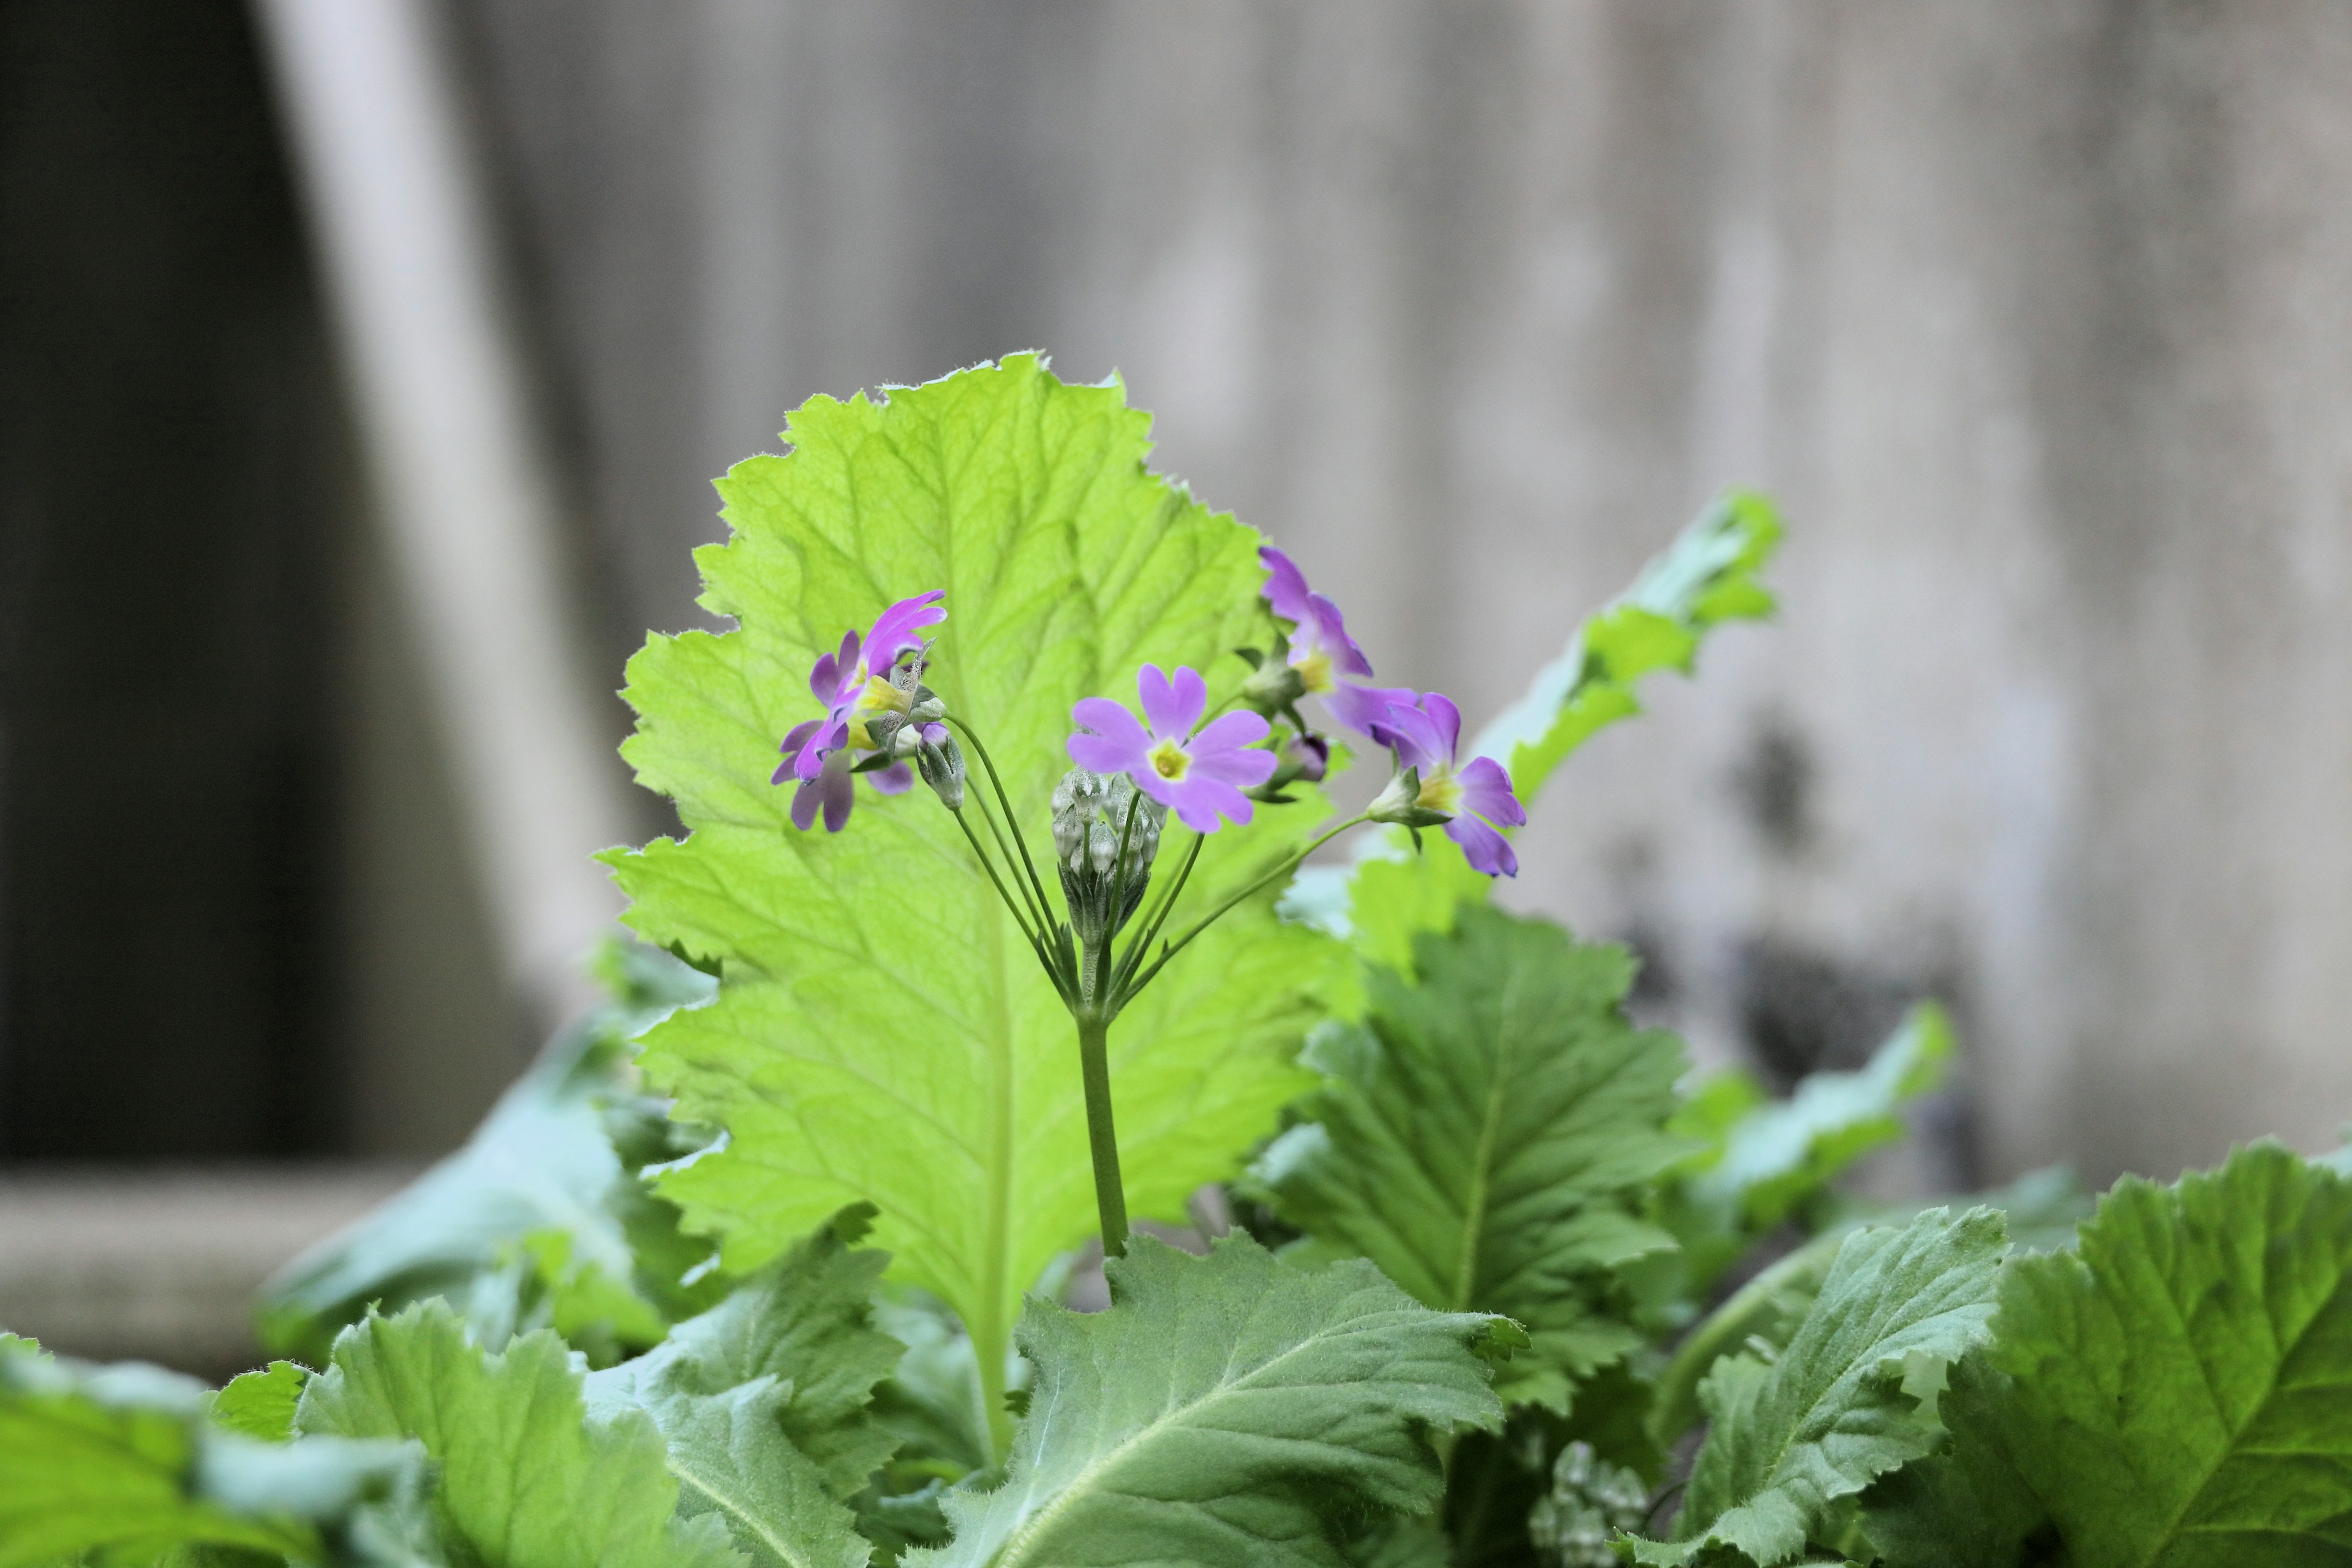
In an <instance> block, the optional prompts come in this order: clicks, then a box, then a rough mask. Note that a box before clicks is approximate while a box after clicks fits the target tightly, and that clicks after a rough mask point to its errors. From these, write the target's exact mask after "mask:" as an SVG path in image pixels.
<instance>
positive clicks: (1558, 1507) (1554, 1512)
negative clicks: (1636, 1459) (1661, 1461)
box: [1528, 1442, 1650, 1568]
mask: <svg viewBox="0 0 2352 1568" xmlns="http://www.w3.org/2000/svg"><path fill="white" fill-rule="evenodd" d="M1649 1505H1650V1489H1649V1488H1648V1487H1647V1486H1645V1485H1643V1481H1642V1478H1641V1476H1640V1475H1639V1474H1637V1473H1636V1472H1634V1471H1633V1470H1630V1469H1627V1468H1624V1467H1623V1466H1622V1465H1612V1464H1611V1463H1609V1462H1608V1461H1607V1460H1605V1459H1602V1458H1599V1457H1597V1456H1596V1455H1595V1454H1594V1453H1593V1451H1592V1445H1591V1444H1590V1443H1584V1442H1576V1443H1570V1445H1569V1446H1568V1447H1566V1448H1564V1449H1562V1450H1561V1451H1560V1456H1559V1462H1558V1463H1557V1464H1555V1465H1554V1466H1553V1467H1552V1472H1551V1490H1550V1491H1549V1493H1548V1494H1547V1495H1545V1496H1544V1497H1543V1498H1541V1499H1539V1500H1538V1501H1537V1503H1536V1506H1535V1509H1534V1510H1533V1511H1532V1512H1530V1513H1529V1514H1528V1538H1529V1540H1530V1541H1531V1542H1532V1543H1533V1544H1534V1546H1535V1548H1536V1552H1537V1554H1538V1558H1539V1560H1540V1561H1542V1562H1544V1563H1549V1564H1551V1565H1553V1568H1608V1565H1610V1564H1613V1563H1616V1561H1617V1553H1616V1548H1615V1547H1614V1546H1612V1544H1611V1542H1613V1541H1615V1540H1616V1539H1617V1538H1618V1537H1619V1536H1621V1535H1624V1534H1628V1533H1630V1532H1632V1531H1637V1530H1639V1529H1641V1527H1642V1523H1643V1521H1644V1520H1645V1519H1647V1518H1648V1517H1649V1510H1650V1507H1649Z"/></svg>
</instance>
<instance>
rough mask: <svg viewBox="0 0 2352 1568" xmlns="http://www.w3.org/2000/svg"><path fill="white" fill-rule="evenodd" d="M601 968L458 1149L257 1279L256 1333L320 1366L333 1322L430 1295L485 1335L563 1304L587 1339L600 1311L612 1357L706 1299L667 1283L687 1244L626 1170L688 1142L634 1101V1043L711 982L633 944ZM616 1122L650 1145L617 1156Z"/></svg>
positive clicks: (565, 1318) (547, 1319)
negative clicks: (574, 1010) (593, 996)
mask: <svg viewBox="0 0 2352 1568" xmlns="http://www.w3.org/2000/svg"><path fill="white" fill-rule="evenodd" d="M600 967H601V971H602V977H603V978H604V980H605V982H606V984H607V985H608V987H609V988H610V990H611V992H612V994H613V1001H612V1002H611V1003H610V1004H609V1005H606V1006H604V1007H603V1008H601V1009H599V1010H598V1011H597V1012H596V1013H595V1014H593V1015H592V1016H590V1017H589V1018H587V1019H586V1020H584V1021H583V1023H582V1024H580V1025H579V1026H576V1027H574V1028H572V1029H569V1030H567V1031H565V1032H564V1033H563V1034H562V1035H561V1036H559V1037H557V1038H556V1039H555V1040H554V1041H553V1042H552V1043H551V1044H550V1046H549V1047H548V1048H547V1050H546V1052H545V1053H544V1054H543V1055H542V1056H541V1058H540V1059H539V1061H538V1062H537V1063H535V1064H534V1065H533V1066H532V1067H531V1068H530V1071H529V1072H527V1073H525V1074H524V1075H523V1077H522V1078H521V1079H520V1080H518V1081H517V1082H516V1084H515V1085H514V1087H513V1088H512V1089H509V1090H507V1092H506V1093H505V1094H504V1095H503V1096H502V1097H500V1099H499V1103H498V1105H497V1106H496V1107H495V1108H494V1109H493V1110H491V1112H490V1114H489V1116H488V1119H487V1120H485V1121H483V1123H482V1125H481V1127H480V1129H479V1130H478V1131H476V1132H475V1134H474V1136H473V1138H472V1139H471V1140H470V1141H468V1142H467V1144H466V1146H465V1147H464V1148H463V1149H461V1150H459V1151H458V1152H457V1153H455V1154H453V1155H451V1156H449V1158H447V1159H446V1160H444V1161H442V1162H441V1163H439V1164H437V1165H436V1166H434V1167H433V1169H432V1170H430V1171H428V1172H427V1173H425V1176H424V1177H423V1178H422V1179H421V1180H419V1181H418V1182H416V1183H415V1184H414V1185H412V1186H410V1187H409V1188H407V1189H406V1190H405V1191H404V1192H402V1193H401V1194H399V1195H398V1196H397V1197H395V1198H394V1199H393V1200H392V1201H391V1202H389V1203H387V1204H385V1205H383V1206H382V1207H380V1208H378V1209H376V1210H375V1211H374V1212H373V1213H372V1214H370V1215H366V1216H365V1217H364V1218H362V1219H361V1220H359V1221H358V1222H357V1223H355V1224H353V1225H352V1226H349V1227H347V1228H346V1229H344V1230H343V1231H341V1232H340V1233H338V1234H337V1235H335V1236H332V1237H329V1238H328V1239H327V1240H325V1241H324V1242H321V1243H320V1245H319V1246H317V1247H312V1248H311V1249H310V1251H308V1252H306V1253H304V1254H303V1255H302V1256H301V1257H299V1258H296V1259H295V1260H294V1261H293V1262H292V1263H290V1264H289V1265H288V1266H287V1267H286V1268H283V1269H281V1270H280V1271H279V1272H278V1276H277V1277H276V1278H275V1279H272V1280H271V1281H270V1282H269V1283H268V1286H266V1287H265V1288H264V1289H263V1299H262V1307H261V1329H262V1338H263V1341H264V1342H266V1343H268V1345H269V1346H270V1347H271V1348H272V1349H274V1350H277V1351H279V1352H283V1353H285V1354H289V1355H292V1356H295V1357H298V1358H299V1359H301V1360H304V1361H308V1362H310V1363H323V1362H324V1361H325V1360H326V1358H327V1354H328V1351H329V1348H330V1347H331V1345H332V1343H333V1342H334V1337H335V1335H336V1333H337V1332H339V1331H341V1329H343V1328H344V1327H345V1326H346V1325H348V1324H351V1323H354V1322H357V1321H360V1319H361V1318H362V1316H364V1315H365V1313H366V1312H367V1310H368V1309H369V1308H370V1306H372V1305H378V1306H387V1307H390V1306H398V1305H401V1304H403V1303H405V1302H409V1301H418V1300H426V1299H428V1298H431V1297H435V1296H440V1297H445V1298H447V1299H450V1300H455V1301H457V1302H459V1303H461V1304H462V1305H464V1306H465V1307H466V1309H467V1313H468V1316H469V1317H470V1318H471V1319H473V1321H474V1322H475V1325H476V1328H477V1331H478V1333H479V1334H480V1335H481V1336H482V1337H484V1338H486V1339H488V1340H492V1341H503V1340H504V1339H506V1338H507V1337H508V1336H509V1335H510V1334H512V1333H515V1332H517V1331H521V1330H524V1329H527V1328H530V1327H532V1326H551V1325H552V1322H553V1320H554V1319H556V1318H557V1317H559V1316H560V1317H561V1318H562V1327H563V1328H564V1329H566V1330H567V1331H571V1332H573V1333H579V1334H582V1335H583V1338H585V1337H588V1333H589V1331H593V1330H595V1329H596V1327H597V1325H598V1324H599V1323H604V1331H607V1332H609V1334H610V1337H611V1339H612V1342H613V1345H612V1350H611V1352H608V1354H607V1355H606V1356H605V1357H604V1359H612V1355H613V1354H616V1353H617V1352H618V1350H619V1348H620V1347H621V1345H622V1344H624V1343H625V1344H629V1345H634V1346H635V1347H638V1348H642V1347H643V1346H645V1345H647V1344H650V1343H652V1342H654V1341H655V1340H657V1339H658V1338H659V1337H660V1332H661V1327H662V1322H663V1320H664V1318H665V1317H667V1316H678V1315H684V1314H686V1313H688V1312H691V1311H694V1310H699V1309H700V1307H701V1306H703V1305H707V1304H708V1302H707V1301H706V1300H702V1299H701V1298H700V1297H699V1296H698V1295H697V1293H695V1292H693V1291H690V1290H687V1289H684V1288H682V1287H680V1286H678V1284H677V1279H678V1276H679V1274H680V1273H681V1272H683V1271H684V1269H685V1268H686V1267H688V1264H689V1263H691V1262H692V1261H693V1260H694V1259H693V1257H692V1255H691V1252H689V1253H688V1255H687V1256H686V1257H684V1258H681V1257H680V1256H679V1253H678V1249H677V1230H676V1220H675V1217H674V1215H670V1214H666V1213H664V1212H663V1211H664V1210H665V1209H667V1205H661V1204H659V1203H658V1201H657V1200H655V1199H653V1198H651V1197H649V1196H648V1195H647V1194H646V1192H645V1190H644V1186H643V1184H642V1183H641V1182H640V1181H639V1180H638V1179H637V1177H636V1176H635V1173H634V1170H633V1167H634V1165H635V1164H636V1163H640V1162H642V1161H643V1160H645V1159H647V1158H667V1157H669V1155H670V1154H671V1153H673V1152H683V1151H682V1150H680V1149H677V1148H674V1147H673V1146H672V1144H671V1142H670V1138H669V1134H668V1132H667V1123H663V1122H660V1121H659V1119H658V1113H657V1112H654V1113H652V1114H653V1116H654V1119H655V1121H656V1125H657V1126H659V1127H661V1128H662V1129H663V1131H660V1132H657V1133H655V1134H653V1135H652V1136H651V1137H650V1138H648V1136H647V1135H646V1133H645V1132H644V1131H642V1124H643V1123H644V1121H646V1118H647V1115H648V1112H647V1110H646V1109H645V1108H644V1107H642V1106H641V1105H638V1104H636V1103H635V1098H634V1096H635V1090H634V1078H635V1073H634V1069H633V1068H631V1067H630V1065H629V1044H628V1042H629V1041H630V1040H631V1039H632V1038H633V1037H635V1035H636V1034H637V1033H638V1032H639V1031H640V1030H642V1029H643V1028H645V1026H646V1025H648V1024H650V1023H651V1022H653V1021H654V1020H655V1019H656V1018H658V1017H661V1016H665V1015H667V1013H669V1012H670V1011H671V1010H672V1009H673V1008H676V1007H678V1006H682V1005H689V1004H692V1003H694V1002H698V1001H699V1000H702V999H703V998H705V997H707V996H709V994H710V992H711V990H712V986H711V984H710V982H709V980H708V979H707V978H705V977H704V976H702V975H700V974H698V973H694V972H693V971H692V970H690V969H688V967H687V966H685V965H684V964H681V963H677V962H676V961H674V960H672V959H670V958H669V957H667V955H665V954H662V953H659V952H653V951H651V950H649V949H646V948H641V947H635V946H622V945H620V944H617V943H616V944H614V947H613V948H612V949H611V950H610V951H608V952H606V953H605V954H604V958H603V959H602V961H601V966H600ZM615 1131H622V1132H624V1133H627V1132H630V1131H635V1133H636V1138H637V1142H639V1143H640V1144H641V1145H645V1144H650V1145H651V1146H649V1147H641V1148H639V1149H637V1150H635V1151H634V1153H635V1158H633V1159H629V1160H627V1161H625V1159H624V1152H630V1151H623V1152H616V1150H615V1147H614V1132H615ZM692 1142H694V1141H693V1140H692V1139H691V1137H690V1135H689V1136H688V1140H687V1146H688V1147H691V1146H692ZM699 1250H700V1252H702V1253H705V1254H707V1253H708V1252H709V1246H708V1245H707V1244H705V1245H703V1246H702V1247H700V1248H699ZM614 1317H617V1318H618V1320H619V1321H618V1322H617V1323H613V1322H610V1321H608V1320H610V1319H612V1318H614ZM534 1318H537V1319H539V1320H540V1321H539V1322H538V1323H537V1324H534V1323H533V1321H532V1320H533V1319H534Z"/></svg>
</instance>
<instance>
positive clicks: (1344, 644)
mask: <svg viewBox="0 0 2352 1568" xmlns="http://www.w3.org/2000/svg"><path fill="white" fill-rule="evenodd" d="M1307 608H1308V610H1309V611H1310V612H1311V614H1312V615H1313V616H1314V621H1315V636H1314V641H1315V644H1316V646H1317V647H1320V648H1321V649H1322V650H1323V651H1324V652H1325V653H1326V654H1328V655H1329V656H1330V659H1331V663H1332V665H1333V666H1334V667H1335V668H1338V669H1339V670H1340V671H1341V672H1342V673H1344V674H1348V675H1370V674H1371V672H1372V661H1371V660H1370V659H1368V658H1365V657H1364V650H1363V649H1362V648H1360V647H1357V646H1356V639H1355V638H1353V637H1349V635H1348V617H1347V616H1343V615H1341V614H1340V613H1339V605H1335V604H1333V603H1332V602H1331V601H1330V600H1328V599H1327V598H1325V597H1324V596H1323V595H1320V594H1309V595H1307ZM1293 662H1294V663H1295V662H1297V660H1296V658H1295V656H1294V658H1293Z"/></svg>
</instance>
